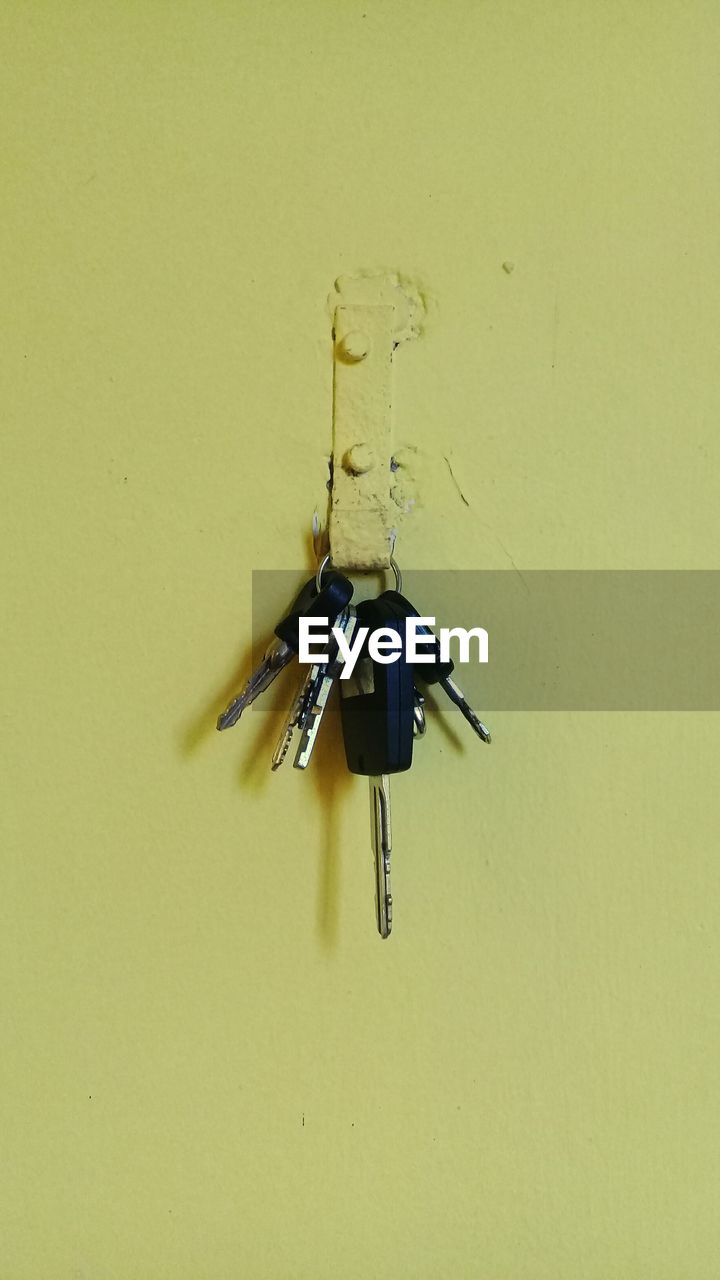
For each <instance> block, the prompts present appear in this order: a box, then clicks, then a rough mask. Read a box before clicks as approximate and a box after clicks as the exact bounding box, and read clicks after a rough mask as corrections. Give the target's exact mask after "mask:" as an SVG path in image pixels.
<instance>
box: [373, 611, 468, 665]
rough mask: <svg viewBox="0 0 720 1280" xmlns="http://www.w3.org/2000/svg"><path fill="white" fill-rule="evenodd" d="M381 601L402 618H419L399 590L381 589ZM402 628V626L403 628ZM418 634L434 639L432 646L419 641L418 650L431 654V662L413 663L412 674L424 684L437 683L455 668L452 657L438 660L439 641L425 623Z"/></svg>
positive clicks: (418, 614)
mask: <svg viewBox="0 0 720 1280" xmlns="http://www.w3.org/2000/svg"><path fill="white" fill-rule="evenodd" d="M381 600H382V601H383V602H384V603H385V604H387V605H388V606H390V607H392V608H393V609H395V610H396V611H397V614H398V616H399V617H401V618H402V619H403V620H405V619H407V618H419V617H421V616H422V615H421V614H420V613H419V612H418V610H417V609H416V608H415V606H414V605H412V604H411V603H410V601H409V600H407V599H406V598H405V596H402V595H401V594H400V592H399V591H383V593H382V595H381V596H378V601H381ZM403 630H404V628H403ZM417 634H418V636H424V637H426V638H427V639H430V638H431V637H432V639H433V640H434V641H435V644H434V646H431V645H429V644H424V643H420V644H419V645H418V652H420V653H423V654H427V655H428V657H430V656H432V655H434V656H433V661H432V662H418V663H415V664H413V670H414V674H415V676H416V677H417V679H418V680H422V681H423V683H424V684H437V682H438V680H446V679H447V677H448V676H450V675H452V673H453V671H454V670H455V663H454V662H453V660H452V658H448V660H447V662H441V661H440V641H439V640H438V638H437V636H436V635H435V633H434V632H433V631H432V630H431V628H430V627H427V626H425V625H423V626H421V627H418V628H417Z"/></svg>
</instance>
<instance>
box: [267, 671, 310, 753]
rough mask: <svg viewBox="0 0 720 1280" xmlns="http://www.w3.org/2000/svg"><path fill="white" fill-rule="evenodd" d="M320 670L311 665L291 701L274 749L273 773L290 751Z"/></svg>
mask: <svg viewBox="0 0 720 1280" xmlns="http://www.w3.org/2000/svg"><path fill="white" fill-rule="evenodd" d="M320 671H321V668H320V667H317V666H312V667H309V668H308V670H307V671H306V673H305V675H304V676H303V678H302V680H301V681H300V684H299V685H298V687H297V691H296V693H295V697H294V698H293V700H292V702H291V703H290V709H289V711H288V713H287V715H286V716H285V721H284V723H283V727H282V729H281V731H280V737H279V738H278V740H277V745H276V747H275V750H274V751H273V756H272V770H273V773H274V772H275V770H276V769H279V768H280V765H281V764H282V763H283V761H284V759H285V757H286V755H287V753H288V751H289V750H290V743H291V742H292V740H293V735H294V733H295V730H296V728H297V726H298V724H300V722H301V718H302V716H303V713H304V712H305V710H306V708H307V706H308V704H309V702H310V700H311V699H312V698H313V697H314V690H315V685H316V683H317V680H318V673H319V672H320Z"/></svg>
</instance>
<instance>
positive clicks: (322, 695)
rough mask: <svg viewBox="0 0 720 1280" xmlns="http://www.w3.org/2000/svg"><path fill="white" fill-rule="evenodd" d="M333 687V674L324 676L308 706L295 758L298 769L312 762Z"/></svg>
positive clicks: (295, 765) (305, 767)
mask: <svg viewBox="0 0 720 1280" xmlns="http://www.w3.org/2000/svg"><path fill="white" fill-rule="evenodd" d="M332 687H333V678H332V676H329V675H325V676H323V679H322V683H321V685H320V687H319V689H318V693H317V697H316V698H315V699H314V700H313V702H312V703H311V704H310V705H309V706H308V709H307V714H306V715H305V716H304V717H303V722H302V726H301V736H300V742H299V744H298V749H297V753H296V755H295V760H294V767H295V768H296V769H307V767H308V765H309V763H310V757H311V755H312V753H313V747H314V746H315V742H316V740H317V736H318V730H319V728H320V723H321V721H322V718H323V715H324V713H325V708H326V706H327V703H328V698H329V697H330V690H331V689H332Z"/></svg>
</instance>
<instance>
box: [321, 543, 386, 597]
mask: <svg viewBox="0 0 720 1280" xmlns="http://www.w3.org/2000/svg"><path fill="white" fill-rule="evenodd" d="M331 564H332V556H331V554H330V552H329V551H328V552H327V555H324V556H323V558H322V560H321V561H320V564H319V565H318V571H317V573H316V574H315V587H316V589H317V592H318V595H319V594H320V592H321V590H322V576H323V574H324V572H325V570H326V569H328V568H329V567H330V565H331ZM390 568H391V569H392V571H393V576H394V578H395V590H396V591H399V592H400V593H401V594H402V581H403V580H402V573H401V570H400V565H399V564H398V562H397V560H396V559H395V557H394V556H393V555H391V556H390Z"/></svg>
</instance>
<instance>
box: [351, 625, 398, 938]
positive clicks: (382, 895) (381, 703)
mask: <svg viewBox="0 0 720 1280" xmlns="http://www.w3.org/2000/svg"><path fill="white" fill-rule="evenodd" d="M357 612H358V622H359V625H361V626H367V627H369V628H370V632H371V633H372V632H373V631H376V630H378V628H380V627H383V628H387V629H389V630H390V631H394V632H396V633H397V635H398V636H400V638H401V639H402V631H403V624H402V620H401V619H400V618H399V616H398V613H397V610H396V609H395V608H394V607H393V606H391V605H388V604H387V603H382V602H381V601H379V600H365V601H363V602H362V603H361V604H359V605H358V608H357ZM340 693H341V703H340V707H341V713H342V727H343V742H344V745H345V757H346V760H347V765H348V768H349V770H350V772H351V773H358V774H362V775H365V776H366V777H368V779H369V788H370V822H371V835H372V846H373V855H374V859H375V909H376V918H377V927H378V932H379V934H380V936H381V937H382V938H387V937H389V936H390V932H391V930H392V892H391V887H390V855H391V852H392V820H391V811H390V775H391V774H393V773H402V772H404V771H405V770H406V769H409V768H410V765H411V764H412V750H413V729H414V725H415V697H414V693H415V689H414V683H413V673H412V669H411V668H410V666H409V665H408V663H407V661H406V659H405V656H404V654H403V653H402V652H401V653H400V654H399V656H398V658H397V659H396V660H395V661H393V662H391V663H380V662H374V661H373V659H372V658H371V657H370V655H369V653H367V652H365V653H364V654H362V655H361V657H360V659H359V661H358V663H357V665H356V667H355V670H354V672H353V674H352V675H351V676H350V677H349V678H348V679H347V680H341V681H340Z"/></svg>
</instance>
